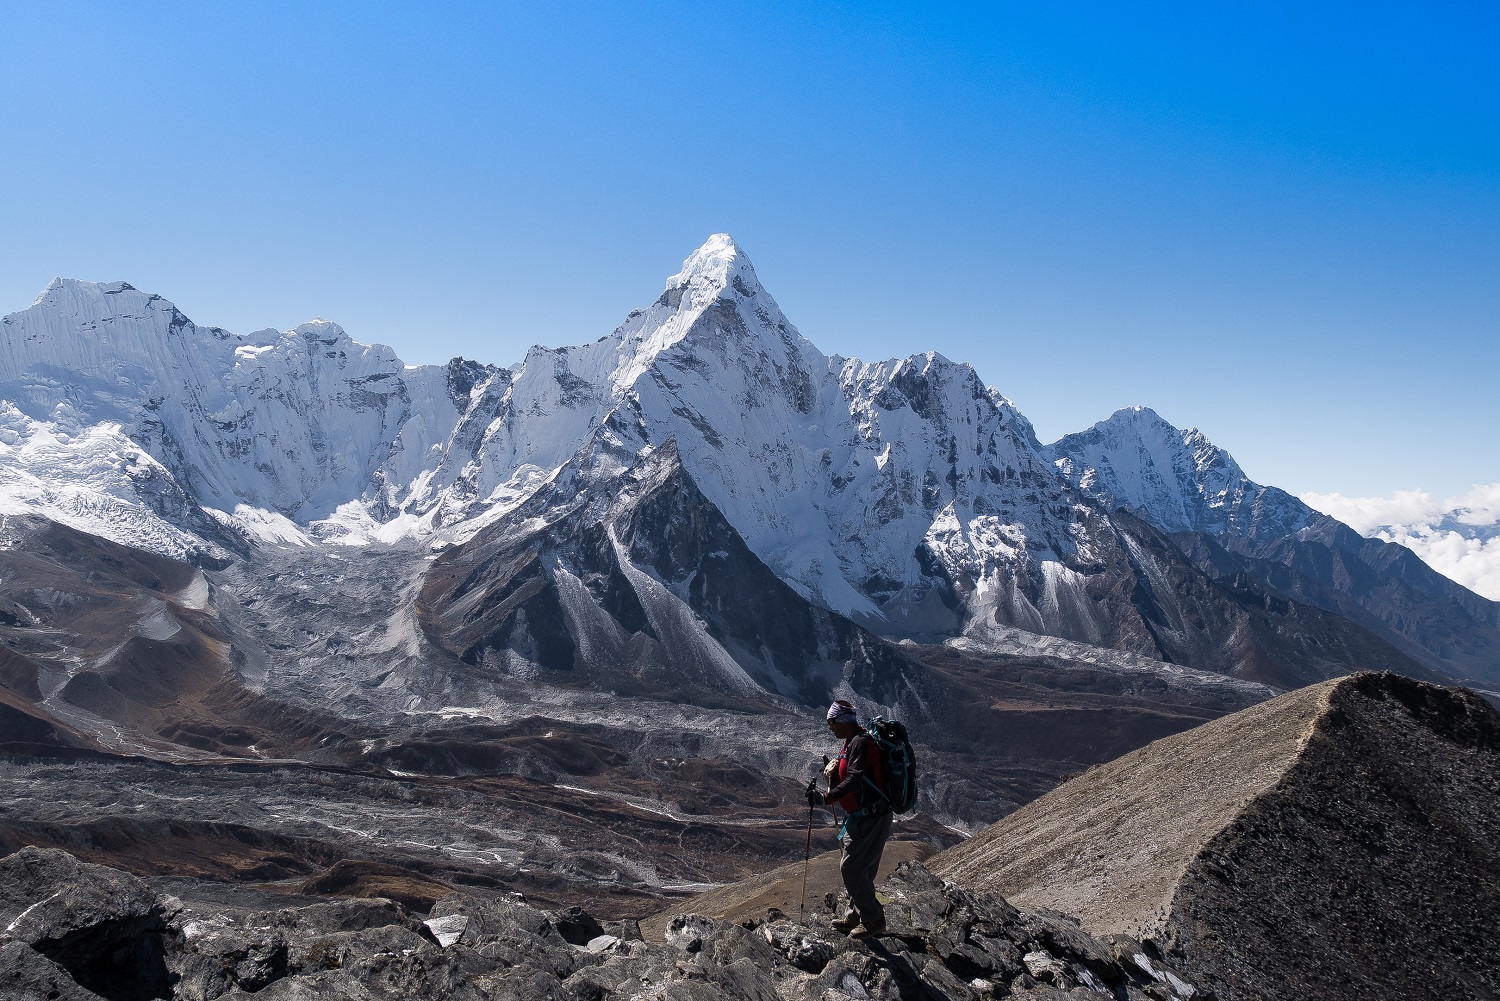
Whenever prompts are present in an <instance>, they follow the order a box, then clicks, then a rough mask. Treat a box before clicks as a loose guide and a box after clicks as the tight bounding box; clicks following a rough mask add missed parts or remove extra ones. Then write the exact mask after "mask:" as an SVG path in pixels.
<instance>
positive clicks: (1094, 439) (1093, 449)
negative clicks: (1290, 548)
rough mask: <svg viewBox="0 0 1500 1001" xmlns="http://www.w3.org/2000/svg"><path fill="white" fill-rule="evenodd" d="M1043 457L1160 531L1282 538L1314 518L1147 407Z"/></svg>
mask: <svg viewBox="0 0 1500 1001" xmlns="http://www.w3.org/2000/svg"><path fill="white" fill-rule="evenodd" d="M1042 451H1043V454H1044V455H1046V456H1047V457H1048V458H1049V459H1050V460H1051V461H1052V462H1053V464H1054V465H1055V466H1056V467H1057V469H1058V471H1059V472H1061V473H1062V474H1063V476H1065V477H1067V479H1068V480H1069V481H1070V482H1072V483H1074V484H1077V485H1078V486H1079V487H1080V488H1082V489H1083V490H1085V491H1086V492H1088V493H1089V494H1090V495H1092V496H1094V497H1096V498H1098V499H1099V500H1101V501H1103V502H1104V503H1105V504H1106V505H1107V506H1109V507H1111V508H1117V507H1123V508H1125V509H1126V510H1129V511H1131V512H1132V513H1134V514H1136V515H1138V516H1139V517H1141V518H1144V519H1145V520H1147V521H1149V522H1151V523H1152V524H1153V525H1155V526H1156V527H1157V528H1160V529H1161V530H1162V531H1164V532H1209V533H1211V534H1213V535H1232V536H1236V537H1245V538H1249V539H1270V538H1281V537H1283V536H1286V535H1290V534H1292V533H1295V532H1297V531H1298V530H1300V529H1301V528H1303V527H1304V526H1306V524H1307V522H1308V518H1309V516H1310V515H1313V514H1314V512H1313V511H1312V510H1311V509H1310V508H1308V507H1307V506H1306V505H1305V504H1303V503H1302V502H1301V501H1299V500H1297V499H1296V498H1295V497H1293V496H1291V495H1290V494H1288V493H1286V492H1285V491H1284V490H1278V489H1276V488H1275V487H1263V486H1261V485H1260V484H1259V483H1256V482H1255V481H1253V480H1251V479H1250V478H1249V477H1248V476H1246V475H1245V472H1244V470H1242V469H1241V468H1240V466H1239V463H1237V462H1235V461H1234V457H1233V456H1232V455H1230V454H1229V453H1228V452H1226V451H1224V450H1223V449H1222V448H1219V447H1217V446H1216V445H1214V443H1213V442H1211V441H1209V440H1208V438H1206V437H1205V436H1204V435H1203V433H1202V432H1201V431H1199V430H1198V429H1197V428H1188V429H1187V430H1186V431H1184V430H1181V429H1179V428H1175V427H1173V426H1172V425H1171V424H1168V423H1167V422H1166V421H1164V420H1162V419H1161V417H1160V416H1158V415H1157V413H1156V411H1154V410H1152V409H1150V408H1149V407H1128V408H1126V409H1124V410H1120V411H1117V412H1115V413H1114V414H1112V415H1111V416H1110V417H1109V418H1108V419H1106V420H1103V421H1100V422H1099V423H1098V424H1095V425H1094V426H1093V427H1091V428H1089V429H1088V430H1087V431H1080V432H1078V433H1076V434H1070V435H1064V436H1063V437H1062V438H1059V439H1058V440H1057V441H1055V442H1053V443H1052V444H1051V445H1048V446H1046V448H1044V449H1043V450H1042Z"/></svg>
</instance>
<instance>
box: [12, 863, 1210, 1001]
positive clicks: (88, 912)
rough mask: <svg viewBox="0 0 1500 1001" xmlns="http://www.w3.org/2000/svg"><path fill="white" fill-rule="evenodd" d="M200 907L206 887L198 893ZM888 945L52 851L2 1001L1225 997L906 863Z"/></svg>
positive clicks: (760, 924)
mask: <svg viewBox="0 0 1500 1001" xmlns="http://www.w3.org/2000/svg"><path fill="white" fill-rule="evenodd" d="M186 889H187V890H189V891H191V890H192V889H193V887H187V888H186ZM882 892H883V893H884V894H886V896H887V897H888V898H889V899H890V904H889V905H888V908H889V911H890V914H891V917H892V920H893V924H892V930H891V932H890V933H889V934H887V935H883V936H879V937H877V938H871V939H868V940H851V939H847V938H845V937H844V936H842V935H838V934H836V933H834V932H832V931H831V930H829V928H828V927H827V925H826V915H825V916H822V917H819V916H815V917H813V918H812V919H811V920H810V921H808V922H805V923H799V922H796V921H792V920H789V919H788V918H787V917H786V916H785V915H783V914H781V913H780V912H778V911H772V912H771V913H769V914H767V915H765V916H762V917H758V918H753V919H748V920H743V921H739V922H727V921H719V920H715V919H712V918H708V917H705V916H703V915H699V914H684V915H679V916H677V917H675V918H673V919H672V920H671V922H670V923H669V924H668V925H667V928H666V931H665V935H664V936H663V940H660V941H646V940H644V939H643V937H642V936H641V933H640V929H639V926H638V925H637V923H636V922H633V921H622V922H621V921H617V922H604V923H600V922H598V921H596V920H595V919H594V918H592V917H591V916H590V915H589V914H588V913H587V912H586V911H583V910H581V909H579V908H576V907H575V908H569V909H563V910H552V911H548V910H541V909H538V908H535V907H533V906H530V905H529V904H527V903H526V901H525V900H524V899H522V898H520V897H519V896H518V895H515V894H509V895H507V894H489V895H480V896H476V895H473V894H454V895H450V896H447V897H444V898H443V899H441V900H439V901H438V902H437V903H436V905H435V906H433V908H432V909H431V911H430V913H428V914H427V915H425V916H423V915H420V914H417V913H414V912H412V911H411V910H409V909H407V908H406V907H403V906H402V905H400V904H397V903H394V902H392V901H390V900H383V899H354V900H341V901H336V902H323V901H307V900H300V901H299V900H292V899H281V900H272V899H264V898H262V899H255V898H253V897H250V896H247V897H245V898H242V899H241V900H239V901H235V902H226V901H224V900H222V899H213V898H212V897H203V896H195V895H193V894H191V893H189V895H188V896H187V897H186V898H183V897H176V896H170V895H159V894H157V893H156V892H155V891H154V890H153V889H152V888H151V887H150V886H149V885H148V884H146V883H145V882H143V881H141V880H140V879H137V878H136V877H133V876H129V875H127V874H125V873H121V872H117V871H114V870H110V869H107V868H104V867H102V866H96V865H87V864H84V863H80V862H79V861H78V860H77V859H75V858H73V857H72V856H70V855H68V854H66V853H64V852H59V851H55V850H38V849H35V848H27V849H23V850H22V851H19V852H17V853H15V854H12V855H10V856H7V857H5V858H3V859H0V922H4V923H5V925H4V928H5V930H4V931H3V932H0V957H3V958H4V962H3V964H0V966H3V972H0V996H3V997H5V998H7V999H11V998H17V999H19V998H32V997H38V998H40V997H50V998H54V999H67V1001H84V999H90V998H104V999H106V1001H135V999H146V998H174V999H193V1001H209V999H217V998H224V999H239V998H250V997H254V998H257V999H272V1001H275V999H283V1001H292V999H313V998H325V997H329V996H337V997H342V998H357V999H369V1001H377V999H392V1001H396V999H406V998H410V997H426V998H434V999H436V998H443V999H469V998H472V999H476V1001H477V999H490V998H507V999H512V998H513V999H527V1001H529V999H546V1001H579V999H591V1001H604V999H614V998H618V999H625V998H662V999H673V1001H709V999H719V998H733V999H749V1001H796V999H807V1001H815V999H816V1001H830V999H843V998H852V999H860V1001H864V999H879V1001H887V999H890V1001H894V999H908V998H918V997H920V998H933V999H938V998H943V999H954V1001H973V999H980V998H1001V997H1010V998H1018V999H1019V998H1034V999H1037V1001H1042V999H1047V1001H1052V999H1062V998H1074V999H1081V998H1098V997H1105V998H1118V999H1128V1001H1147V999H1153V1001H1169V999H1173V1001H1188V999H1192V998H1199V999H1204V998H1211V997H1212V994H1211V993H1210V992H1207V991H1204V990H1201V989H1199V988H1196V987H1195V986H1194V985H1193V982H1192V978H1191V976H1190V975H1189V974H1188V973H1185V972H1184V971H1183V969H1182V968H1181V967H1180V966H1177V965H1175V964H1172V963H1170V962H1167V961H1165V960H1163V959H1162V957H1161V956H1160V954H1159V953H1158V952H1156V950H1155V949H1154V947H1153V946H1151V945H1149V944H1146V945H1142V944H1140V943H1137V942H1135V941H1132V940H1129V939H1125V938H1120V937H1116V938H1112V939H1109V940H1100V939H1096V938H1093V937H1091V936H1089V935H1088V934H1086V933H1084V932H1083V931H1081V930H1080V929H1079V928H1078V927H1077V926H1076V925H1074V924H1072V923H1070V922H1068V921H1067V920H1064V919H1061V918H1059V917H1055V916H1051V915H1046V914H1037V913H1023V912H1020V911H1017V910H1016V909H1015V908H1014V907H1012V906H1010V905H1009V904H1008V903H1006V902H1005V901H1004V900H1002V899H999V898H996V897H991V896H984V895H976V894H973V893H970V892H968V891H965V890H962V889H960V888H958V887H957V886H954V885H953V884H951V883H945V882H944V881H942V880H940V879H938V878H936V877H934V876H932V875H931V874H930V873H928V872H927V871H926V870H925V869H923V868H922V867H921V866H920V865H918V864H916V863H910V862H908V863H904V864H903V865H902V866H901V867H900V868H899V869H898V870H897V871H896V872H895V873H894V874H893V875H892V876H891V878H890V879H889V880H887V881H886V882H885V884H884V885H883V887H882Z"/></svg>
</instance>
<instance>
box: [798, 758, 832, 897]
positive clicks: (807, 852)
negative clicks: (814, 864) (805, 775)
mask: <svg viewBox="0 0 1500 1001" xmlns="http://www.w3.org/2000/svg"><path fill="white" fill-rule="evenodd" d="M823 767H824V768H827V767H828V755H826V754H825V755H823ZM817 787H818V777H817V776H816V775H814V776H813V780H812V781H811V782H809V783H808V784H807V791H808V792H812V791H813V790H814V789H816V788H817ZM814 809H815V808H814V807H813V805H812V804H811V803H809V804H807V845H806V847H804V848H803V849H802V902H801V903H799V904H798V905H797V923H798V924H801V923H802V922H803V921H805V920H806V919H807V866H808V863H809V862H810V861H811V860H812V824H813V810H814Z"/></svg>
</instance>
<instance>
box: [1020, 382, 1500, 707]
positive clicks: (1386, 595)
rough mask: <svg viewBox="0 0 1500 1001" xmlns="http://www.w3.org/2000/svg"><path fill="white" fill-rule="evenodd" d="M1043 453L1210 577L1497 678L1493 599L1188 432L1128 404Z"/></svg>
mask: <svg viewBox="0 0 1500 1001" xmlns="http://www.w3.org/2000/svg"><path fill="white" fill-rule="evenodd" d="M1043 453H1044V455H1046V456H1047V457H1048V458H1049V459H1051V461H1052V462H1053V464H1054V465H1055V466H1056V468H1057V469H1058V470H1059V471H1060V472H1061V473H1062V474H1063V476H1065V477H1066V478H1067V479H1068V480H1069V481H1070V482H1072V483H1074V484H1076V485H1078V486H1079V488H1080V489H1082V490H1084V491H1085V492H1086V493H1088V494H1089V495H1090V496H1092V497H1094V498H1096V499H1097V500H1098V501H1099V502H1100V503H1102V504H1104V505H1105V506H1106V507H1107V508H1110V509H1116V508H1124V509H1126V510H1128V511H1130V512H1132V513H1133V514H1135V515H1136V516H1137V517H1139V518H1141V519H1142V520H1144V521H1147V522H1149V523H1150V524H1152V525H1154V526H1156V527H1157V528H1159V529H1161V530H1162V531H1164V532H1167V533H1169V534H1171V535H1173V537H1174V538H1175V539H1176V541H1177V544H1178V546H1179V548H1181V549H1182V550H1183V551H1184V552H1185V553H1187V554H1188V555H1189V556H1190V557H1192V558H1193V560H1194V561H1195V562H1196V563H1197V564H1198V565H1199V566H1200V567H1201V568H1202V569H1204V570H1205V571H1206V572H1208V573H1209V574H1210V575H1212V576H1213V577H1215V578H1216V579H1220V580H1228V579H1232V578H1235V577H1243V576H1248V577H1251V578H1253V579H1255V580H1257V581H1259V582H1261V583H1262V584H1263V585H1265V586H1267V587H1269V588H1270V589H1272V590H1273V591H1275V592H1277V593H1280V594H1282V595H1285V596H1287V597H1290V598H1293V599H1295V600H1297V601H1300V602H1304V603H1307V604H1310V605H1314V606H1316V607H1318V608H1322V609H1326V610H1328V611H1331V612H1335V613H1337V614H1339V615H1342V616H1347V617H1348V618H1350V619H1352V620H1353V621H1355V622H1358V623H1360V624H1361V625H1363V626H1364V627H1366V628H1367V629H1369V630H1371V631H1372V632H1374V633H1375V634H1376V635H1378V636H1380V637H1382V638H1384V639H1386V640H1387V641H1389V642H1390V643H1392V644H1393V645H1395V646H1396V647H1397V648H1399V649H1400V650H1402V651H1403V652H1404V653H1406V654H1407V655H1409V656H1412V657H1415V658H1416V659H1417V660H1419V661H1421V662H1422V663H1423V664H1424V665H1426V666H1427V667H1428V668H1429V669H1430V670H1434V671H1438V672H1441V673H1443V674H1446V675H1448V676H1450V677H1459V678H1465V677H1471V678H1474V679H1476V680H1481V681H1486V682H1490V683H1494V682H1495V681H1496V680H1497V679H1500V602H1494V601H1490V600H1488V599H1486V598H1483V597H1481V596H1479V595H1477V594H1474V593H1473V592H1472V591H1469V590H1468V589H1467V588H1464V587H1462V586H1461V585H1459V584H1456V583H1454V582H1453V581H1451V580H1449V579H1448V578H1446V577H1444V576H1442V575H1441V574H1439V573H1437V571H1435V570H1433V569H1432V568H1431V567H1429V566H1427V565H1426V564H1425V563H1423V562H1422V561H1421V560H1420V559H1418V558H1417V557H1416V556H1415V555H1414V554H1413V553H1412V552H1411V551H1410V550H1408V549H1406V548H1404V547H1401V546H1397V545H1394V544H1391V543H1385V542H1381V541H1379V540H1376V539H1366V538H1363V537H1362V536H1360V535H1359V534H1358V533H1357V532H1355V531H1354V530H1352V529H1350V528H1349V527H1348V526H1346V525H1344V524H1342V523H1341V522H1339V521H1337V520H1335V519H1333V518H1330V517H1328V516H1327V515H1325V514H1322V513H1320V512H1318V511H1314V510H1313V509H1312V508H1310V507H1308V506H1307V505H1306V504H1303V503H1302V502H1301V501H1300V500H1298V499H1297V498H1295V497H1293V496H1291V495H1290V494H1288V493H1286V492H1285V491H1282V490H1278V489H1276V488H1275V487H1264V486H1261V485H1260V484H1258V483H1256V482H1254V481H1253V480H1251V479H1250V478H1249V477H1248V476H1246V475H1245V473H1244V471H1243V470H1241V469H1240V467H1239V465H1238V464H1237V463H1236V462H1235V461H1234V458H1233V457H1232V456H1231V455H1229V453H1228V452H1225V451H1224V450H1223V449H1221V448H1217V447H1216V446H1214V445H1213V443H1212V442H1210V441H1209V440H1208V439H1207V438H1206V437H1204V436H1203V434H1202V433H1201V432H1199V431H1198V430H1197V429H1196V428H1189V429H1188V430H1186V431H1183V430H1180V429H1178V428H1175V427H1173V426H1172V425H1170V424H1168V423H1167V422H1166V421H1164V420H1162V419H1161V418H1160V417H1159V416H1157V414H1156V413H1155V412H1154V411H1151V410H1149V409H1146V408H1142V407H1133V408H1129V409H1126V410H1121V411H1119V412H1117V413H1115V414H1114V415H1113V416H1111V417H1110V418H1109V419H1108V420H1105V421H1101V422H1100V423H1098V424H1096V425H1094V426H1093V427H1092V428H1090V429H1089V430H1087V431H1083V432H1079V433H1077V434H1071V435H1066V436H1064V437H1063V438H1060V439H1059V440H1057V441H1056V442H1053V443H1052V444H1051V445H1049V446H1047V447H1046V448H1045V449H1044V450H1043ZM1370 666H1373V665H1370Z"/></svg>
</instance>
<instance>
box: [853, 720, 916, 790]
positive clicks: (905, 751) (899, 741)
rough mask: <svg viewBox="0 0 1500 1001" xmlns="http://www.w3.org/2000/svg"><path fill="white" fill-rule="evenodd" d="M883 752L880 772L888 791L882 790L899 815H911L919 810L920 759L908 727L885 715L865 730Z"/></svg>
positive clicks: (881, 753) (872, 722)
mask: <svg viewBox="0 0 1500 1001" xmlns="http://www.w3.org/2000/svg"><path fill="white" fill-rule="evenodd" d="M865 733H868V734H869V735H870V737H871V739H873V740H874V741H875V746H876V747H877V748H879V749H880V765H881V768H880V773H881V777H882V778H883V780H884V784H885V788H884V789H881V790H880V793H881V795H883V796H884V797H885V798H886V799H887V800H889V801H890V804H891V810H892V811H894V812H896V813H910V812H911V811H913V810H915V809H916V808H917V756H916V754H915V752H913V751H912V747H911V739H910V738H908V737H907V735H906V724H904V723H901V722H898V721H897V720H893V719H886V718H885V717H884V716H875V717H873V718H872V719H871V720H870V725H869V726H867V727H865Z"/></svg>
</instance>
